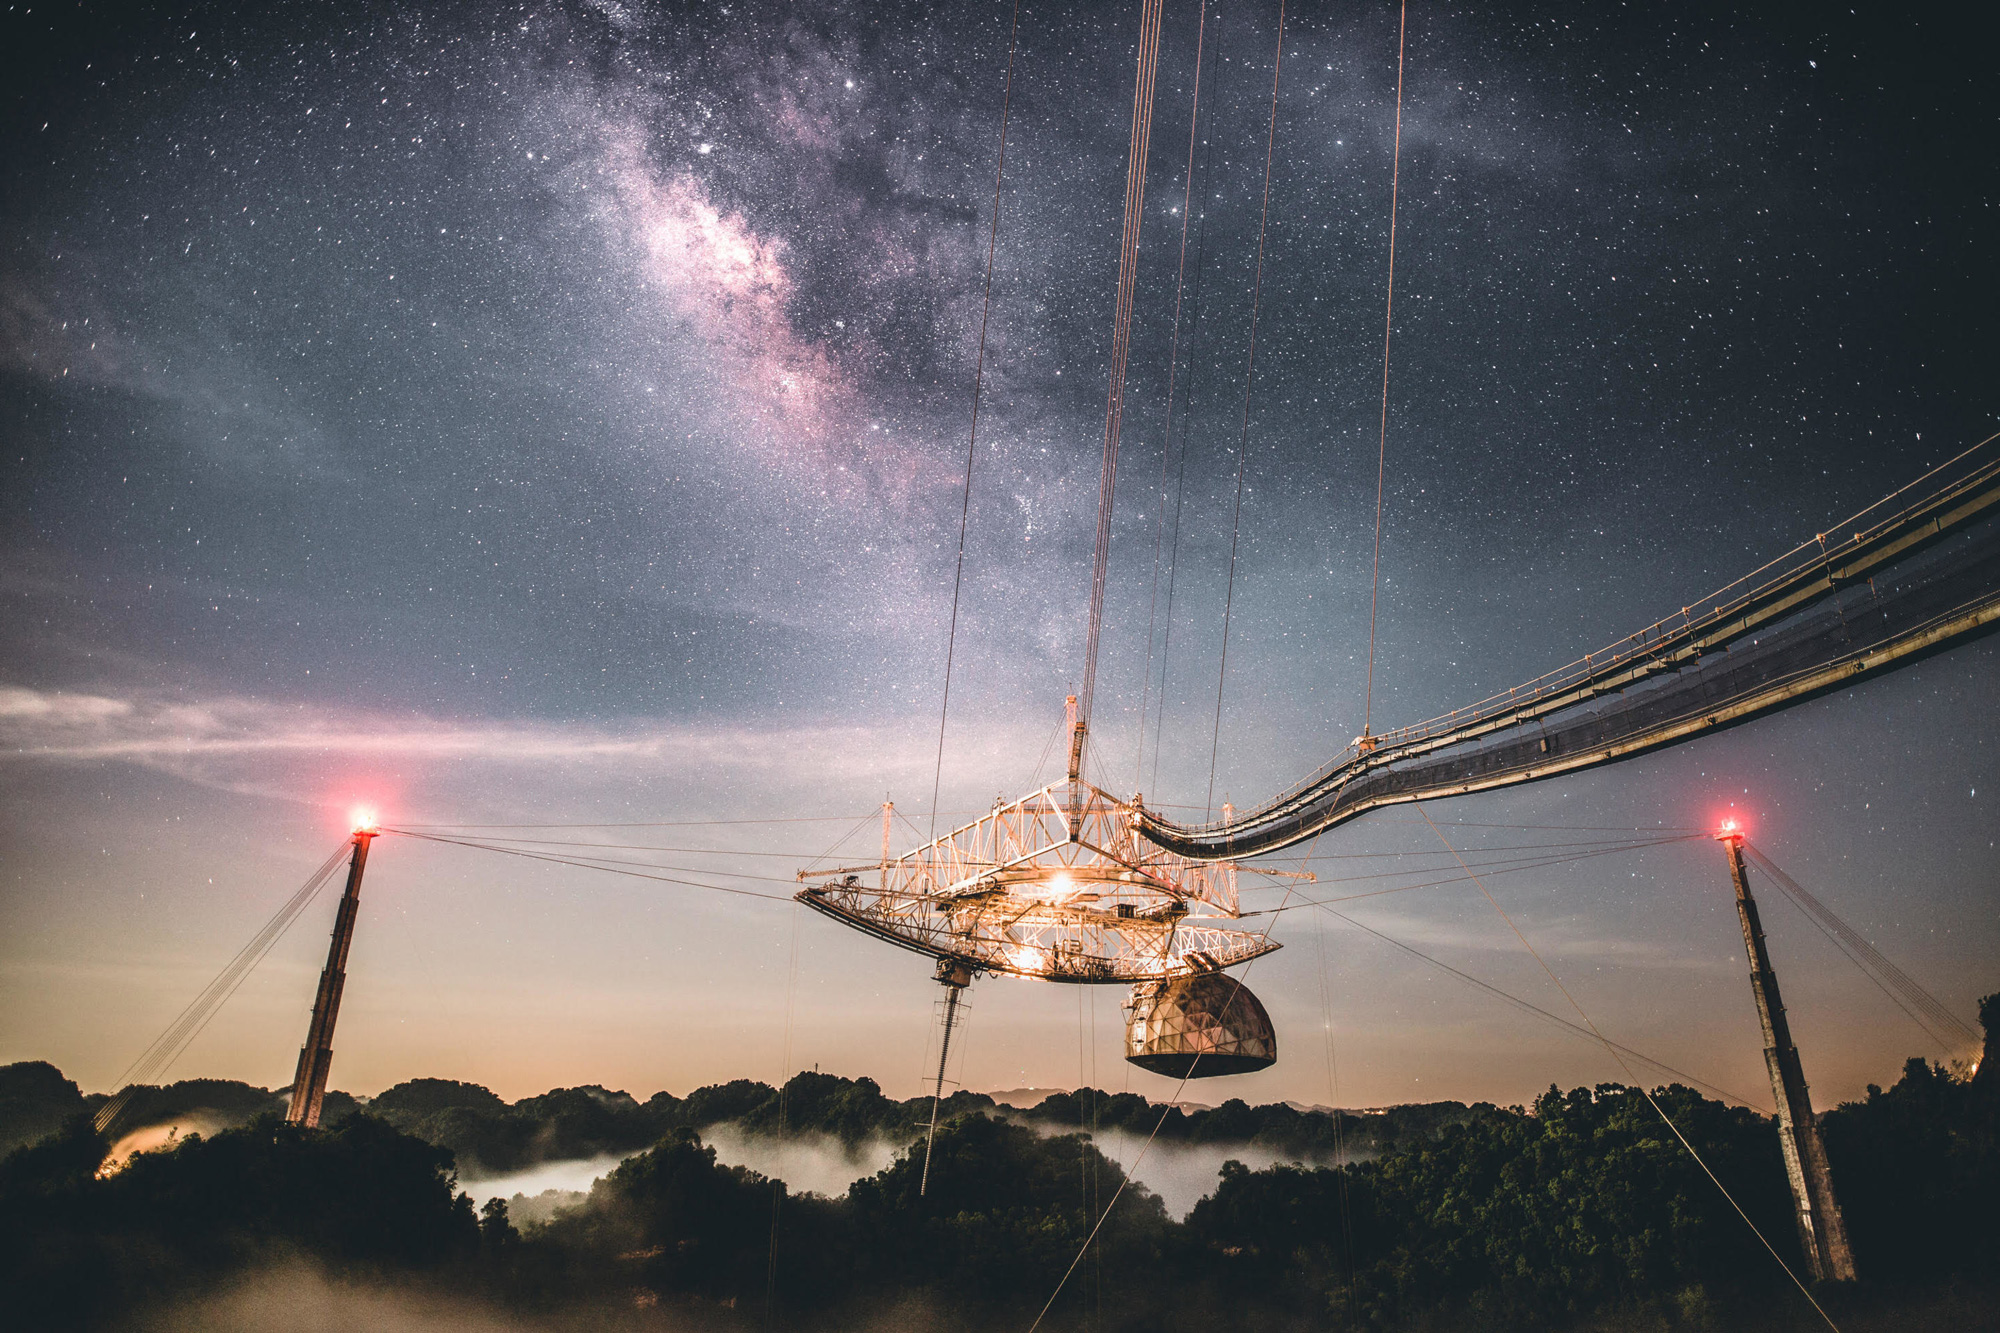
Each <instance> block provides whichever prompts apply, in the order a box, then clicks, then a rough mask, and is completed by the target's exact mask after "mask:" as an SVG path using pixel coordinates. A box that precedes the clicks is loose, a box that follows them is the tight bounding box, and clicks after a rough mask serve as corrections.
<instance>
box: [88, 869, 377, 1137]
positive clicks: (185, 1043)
mask: <svg viewBox="0 0 2000 1333" xmlns="http://www.w3.org/2000/svg"><path fill="white" fill-rule="evenodd" d="M352 845H353V844H352V842H351V840H348V839H342V840H341V844H340V846H338V847H336V848H334V850H333V854H332V855H331V856H329V857H327V858H326V860H325V861H323V862H321V863H320V866H319V869H317V870H315V871H313V873H312V874H311V876H309V877H308V878H307V879H306V882H305V883H304V884H302V885H300V886H299V888H298V891H297V892H295V893H293V894H292V896H291V897H290V898H288V899H286V900H285V903H284V905H283V906H281V907H280V908H278V910H277V911H276V912H275V913H273V914H272V916H271V919H270V920H269V921H266V922H265V923H264V925H263V926H262V927H261V928H260V929H259V930H258V931H257V933H256V934H255V935H252V936H251V937H250V942H249V943H247V944H245V945H244V946H243V947H242V948H241V949H239V950H237V951H236V955H235V957H233V958H231V959H230V960H229V961H228V962H227V963H226V964H224V965H223V968H222V970H221V971H220V972H218V973H216V974H215V977H214V979H213V980H211V981H210V982H209V983H208V985H206V986H204V987H202V989H201V991H200V993H199V994H197V995H196V996H195V997H194V998H193V999H192V1000H190V1001H188V1003H187V1007H186V1008H184V1009H182V1010H181V1011H180V1013H178V1014H176V1015H175V1016H174V1021H173V1022H171V1023H169V1024H167V1027H166V1030H165V1031H164V1032H162V1033H161V1034H160V1035H159V1036H157V1037H155V1038H154V1039H153V1041H152V1044H151V1045H149V1046H147V1047H146V1049H145V1050H143V1051H141V1052H140V1053H139V1056H138V1058H137V1059H135V1060H133V1061H132V1063H131V1064H129V1065H127V1066H126V1067H125V1072H124V1073H122V1074H120V1075H119V1076H118V1080H117V1082H116V1084H115V1085H114V1086H115V1088H116V1089H117V1091H116V1095H114V1096H113V1097H112V1098H111V1100H109V1101H107V1102H105V1103H104V1105H103V1106H101V1107H99V1108H98V1110H97V1114H96V1115H95V1116H94V1117H93V1122H94V1123H95V1124H96V1126H97V1132H98V1133H100V1134H102V1133H103V1132H105V1131H106V1130H108V1129H110V1128H111V1126H112V1124H113V1123H115V1122H116V1121H117V1119H118V1114H119V1112H121V1111H123V1110H124V1109H125V1105H126V1103H127V1102H129V1101H131V1099H132V1095H133V1093H134V1092H135V1091H137V1090H138V1089H139V1088H140V1087H142V1086H144V1085H146V1084H149V1083H151V1082H153V1080H155V1079H157V1078H160V1077H162V1076H164V1075H165V1074H166V1072H167V1071H168V1070H169V1069H171V1068H172V1067H173V1064H174V1062H175V1061H176V1060H178V1059H180V1058H181V1055H182V1053H183V1052H185V1051H186V1050H187V1048H188V1047H189V1046H191V1045H193V1043H194V1039H195V1038H196V1037H199V1036H200V1035H201V1034H202V1033H203V1032H204V1031H206V1030H207V1028H208V1024H209V1021H210V1020H211V1019H213V1018H214V1017H215V1015H216V1014H217V1013H219V1012H221V1010H222V1006H223V1005H225V1004H227V1003H228V1002H229V999H230V997H231V996H233V995H235V994H236V992H237V991H238V990H239V989H240V988H241V987H242V985H243V983H244V981H245V980H247V979H248V978H249V976H250V973H251V972H253V971H254V970H256V967H257V964H259V963H261V962H263V961H264V957H265V955H267V954H269V953H270V952H271V950H272V949H273V948H275V947H276V946H277V943H278V941H279V940H281V939H283V938H284V937H285V933H286V932H287V931H289V930H290V929H291V928H292V924H293V923H294V922H296V921H297V920H298V919H299V916H300V914H301V913H303V912H304V911H305V910H306V908H307V907H308V906H309V905H311V903H312V901H313V899H314V898H316V897H317V896H318V895H319V891H320V890H321V889H322V888H323V887H325V885H326V883H327V881H328V880H330V879H332V878H333V874H334V872H335V871H336V870H338V869H339V868H340V863H341V861H342V860H343V859H345V857H346V855H347V852H348V848H349V847H351V846H352Z"/></svg>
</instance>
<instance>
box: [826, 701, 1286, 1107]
mask: <svg viewBox="0 0 2000 1333" xmlns="http://www.w3.org/2000/svg"><path fill="white" fill-rule="evenodd" d="M1069 703H1070V709H1071V712H1070V714H1069V717H1070V726H1071V751H1072V754H1075V753H1076V752H1077V751H1078V750H1079V749H1080V738H1081V736H1082V735H1083V734H1084V733H1083V726H1082V720H1081V718H1080V717H1079V716H1078V714H1077V712H1076V711H1075V700H1074V699H1072V700H1070V701H1069ZM1143 813H1144V812H1143V808H1142V807H1141V806H1140V805H1139V803H1138V801H1137V799H1136V798H1135V799H1134V800H1131V801H1124V800H1120V799H1119V798H1118V797H1115V796H1113V795H1111V794H1110V793H1109V792H1106V791H1104V790H1103V789H1102V788H1100V787H1097V786H1094V785H1092V784H1091V783H1089V782H1086V781H1084V780H1083V779H1082V778H1080V777H1065V778H1063V779H1061V780H1059V781H1056V782H1052V783H1050V784H1048V785H1047V786H1045V787H1042V788H1040V789H1038V790H1036V791H1033V792H1030V793H1029V794H1027V795H1026V796H1023V797H1020V798H1019V799H1017V800H1014V801H1011V802H1003V803H1000V804H997V805H995V806H994V807H993V809H992V810H990V811H988V812H987V813H986V814H984V815H982V816H980V817H979V818H977V819H974V820H972V821H971V822H969V823H966V824H963V825H960V826H959V827H958V828H955V829H953V830H951V831H950V832H949V833H946V834H944V835H943V836H941V837H938V838H935V839H933V840H932V841H930V842H927V843H925V844H923V845H922V846H920V847H917V848H914V849H912V850H910V851H907V852H904V853H902V854H900V855H896V854H887V855H884V856H883V858H882V859H881V861H880V862H879V863H874V864H870V865H866V866H842V867H835V868H832V869H819V870H812V871H801V872H800V874H799V878H800V880H801V881H803V882H804V884H805V887H803V888H802V889H800V891H799V893H798V895H797V898H798V901H799V902H801V903H803V904H805V905H806V906H807V907H810V908H812V909H813V910H814V911H815V912H818V913H820V914H821V915H823V916H829V917H832V918H833V919H834V920H836V921H839V922H840V923H841V924H843V925H845V926H848V927H850V928H852V929H855V930H859V931H862V932H864V933H866V934H869V935H873V936H875V937H876V938H877V939H880V940H884V941H887V942H888V943H890V944H894V945H897V946H898V947H900V948H904V949H909V950H911V951H912V952H915V953H921V954H926V955H928V956H930V957H931V958H932V959H934V960H936V971H935V973H934V976H935V979H936V980H937V981H938V983H939V984H941V985H943V986H945V987H946V988H947V990H948V991H949V992H950V993H951V996H952V997H956V996H957V994H958V992H960V991H961V990H963V989H964V988H965V987H966V986H967V985H969V984H970V983H971V981H972V979H973V978H974V977H977V976H980V975H983V974H990V975H994V976H1013V977H1022V978H1028V979H1033V980H1037V981H1057V982H1067V983H1072V984H1078V985H1126V986H1132V987H1134V988H1135V989H1134V997H1135V999H1134V1002H1135V1003H1136V1002H1137V999H1138V996H1139V989H1140V988H1144V989H1145V992H1146V995H1147V996H1155V995H1158V994H1161V993H1162V992H1161V991H1160V987H1159V983H1162V982H1173V981H1176V980H1179V979H1183V978H1190V977H1193V976H1195V975H1196V974H1198V973H1214V972H1219V971H1221V970H1223V969H1225V968H1229V967H1234V966H1236V965H1237V964H1240V963H1246V962H1248V961H1249V960H1251V959H1252V958H1256V957H1259V956H1260V955H1263V954H1266V953H1270V952H1271V951H1273V950H1274V949H1276V948H1278V947H1279V946H1278V945H1277V943H1276V942H1274V941H1272V940H1271V939H1269V938H1268V937H1267V936H1266V935H1264V934H1258V933H1253V932H1250V931H1246V930H1241V929H1237V928H1235V918H1237V917H1239V916H1240V915H1241V911H1240V909H1239V907H1238V898H1237V883H1236V867H1235V865H1234V864H1232V863H1230V862H1226V861H1225V862H1198V861H1193V860H1189V859H1188V858H1186V857H1183V856H1181V855H1179V854H1177V853H1175V852H1171V851H1168V850H1166V849H1165V848H1162V847H1160V846H1158V845H1157V844H1155V843H1153V842H1151V841H1150V840H1148V839H1147V838H1146V837H1144V836H1143V834H1142V832H1141V829H1140V825H1141V823H1142V820H1143ZM1229 984H1230V986H1231V987H1232V988H1234V987H1238V986H1239V985H1240V983H1237V982H1235V980H1234V979H1233V978H1231V979H1229ZM1246 994H1247V992H1246ZM1190 998H1192V997H1190ZM1201 998H1202V999H1203V1000H1204V1001H1207V1002H1205V1003H1201V1004H1195V1005H1192V1006H1191V1012H1199V1013H1200V1014H1202V1015H1208V1014H1211V1013H1213V1014H1216V1015H1220V1014H1221V1013H1222V1012H1223V1011H1224V1010H1225V1009H1226V1010H1227V1012H1228V1014H1229V1015H1230V1018H1231V1020H1232V1022H1233V1020H1234V1019H1235V1016H1236V1014H1237V1013H1238V1011H1239V1009H1241V1010H1243V1011H1244V1012H1246V1013H1247V1011H1248V1010H1247V1004H1246V1005H1244V1006H1228V1005H1223V1004H1220V1003H1216V1002H1214V1001H1213V997H1210V996H1208V995H1207V994H1206V993H1205V992H1204V993H1203V995H1202V996H1201ZM1128 1007H1129V1006H1128ZM1163 1017H1164V1015H1163ZM1154 1026H1155V1028H1156V1029H1157V1028H1158V1027H1159V1026H1160V1025H1159V1024H1155V1025H1154ZM1167 1026H1169V1027H1174V1028H1175V1029H1176V1030H1177V1033H1178V1032H1179V1031H1183V1030H1194V1029H1206V1028H1209V1027H1215V1026H1217V1025H1216V1024H1215V1023H1213V1022H1205V1021H1200V1020H1197V1021H1193V1022H1191V1023H1190V1022H1183V1021H1180V1020H1176V1021H1175V1022H1173V1023H1170V1024H1167ZM1223 1026H1230V1024H1228V1023H1225V1024H1223ZM1247 1026H1248V1027H1249V1028H1251V1029H1255V1028H1257V1027H1259V1026H1261V1025H1260V1024H1258V1023H1257V1022H1255V1021H1254V1019H1253V1020H1252V1021H1250V1022H1248V1024H1247ZM1205 1039H1206V1033H1205V1031H1204V1032H1203V1033H1202V1035H1200V1036H1197V1037H1196V1038H1194V1040H1197V1041H1200V1040H1205ZM1131 1053H1138V1052H1136V1051H1134V1052H1131ZM1225 1063H1226V1062H1224V1061H1221V1060H1217V1061H1215V1062H1213V1064H1212V1065H1208V1064H1206V1062H1205V1067H1204V1068H1202V1069H1201V1070H1200V1071H1199V1072H1200V1073H1206V1072H1208V1071H1209V1069H1210V1068H1213V1069H1214V1071H1215V1072H1217V1073H1220V1072H1223V1070H1222V1068H1220V1066H1222V1065H1223V1064H1225Z"/></svg>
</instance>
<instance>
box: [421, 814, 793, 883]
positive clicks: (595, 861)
mask: <svg viewBox="0 0 2000 1333" xmlns="http://www.w3.org/2000/svg"><path fill="white" fill-rule="evenodd" d="M382 831H383V832H384V833H402V834H406V835H408V836H411V837H417V836H423V837H428V838H429V839H430V840H431V841H433V842H438V841H450V840H448V839H442V838H439V837H438V836H436V835H434V834H424V835H418V834H413V833H410V831H409V830H407V829H400V828H398V829H386V828H385V829H383V830H382ZM453 845H455V846H465V847H476V848H479V849H481V850H484V851H489V852H507V853H510V854H515V855H521V856H537V857H538V859H541V860H547V861H557V862H560V863H561V864H563V865H573V866H579V867H581V868H583V869H586V870H602V869H610V868H612V867H615V866H636V867H637V868H639V869H641V870H660V871H672V872H674V873H676V874H682V875H720V876H722V877H723V878H724V879H750V880H756V881H758V882H759V883H763V884H796V883H798V876H796V875H759V874H756V873H754V872H752V871H747V870H718V869H716V868H714V867H712V866H674V865H661V864H660V863H659V862H657V861H628V860H626V859H624V858H623V857H617V856H584V855H582V854H580V853H576V852H546V853H539V854H538V853H537V852H536V851H535V849H532V848H527V847H508V846H503V845H501V844H499V843H489V842H476V841H473V840H470V839H465V840H460V841H457V842H454V844H453ZM603 850H605V851H614V852H615V851H646V850H649V849H647V848H644V847H606V848H604V849H603ZM816 859H824V858H823V857H821V858H816ZM712 887H720V886H712Z"/></svg>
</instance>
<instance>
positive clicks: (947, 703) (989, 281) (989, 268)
mask: <svg viewBox="0 0 2000 1333" xmlns="http://www.w3.org/2000/svg"><path fill="white" fill-rule="evenodd" d="M1020 32H1021V0H1014V16H1013V18H1012V19H1011V20H1010V21H1009V24H1008V28H1007V80H1006V83H1005V85H1004V86H1003V87H1002V89H1001V92H1000V160H999V163H998V164H997V165H996V166H995V167H994V168H993V216H992V219H991V220H990V222H989V224H988V226H987V231H986V285H985V289H984V291H983V292H982V294H981V296H980V299H979V351H978V352H977V354H976V355H975V356H974V357H973V361H972V425H971V427H970V428H969V429H968V430H967V431H966V437H965V493H964V495H963V497H962V498H961V499H960V500H959V506H958V567H957V570H956V572H954V573H953V574H952V576H951V629H950V630H949V631H948V632H947V633H946V635H945V647H944V699H943V701H942V702H941V703H940V704H939V705H938V752H937V767H936V769H935V770H934V771H933V772H932V774H931V836H932V837H933V838H935V837H936V836H937V804H938V790H939V788H940V787H941V786H942V784H943V782H944V727H945V721H946V719H948V718H949V717H950V716H951V668H952V662H953V660H954V659H955V657H956V655H957V652H958V598H959V593H960V592H961V591H962V590H963V589H964V587H965V530H966V528H967V526H968V525H969V524H970V523H971V521H972V461H973V459H974V458H975V457H977V455H978V451H979V391H980V388H981V386H982V385H983V384H984V383H985V377H986V323H987V320H988V318H989V317H990V316H991V315H992V313H993V258H994V255H995V254H996V253H997V251H998V249H999V245H1000V184H1001V182H1002V181H1003V180H1005V179H1006V175H1007V118H1008V116H1009V114H1010V113H1011V112H1012V110H1013V106H1014V49H1015V42H1016V39H1017V38H1018V37H1019V36H1020Z"/></svg>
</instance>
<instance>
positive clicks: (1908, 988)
mask: <svg viewBox="0 0 2000 1333" xmlns="http://www.w3.org/2000/svg"><path fill="white" fill-rule="evenodd" d="M1743 851H1744V853H1745V854H1746V855H1748V856H1749V858H1750V859H1751V860H1752V861H1754V862H1756V863H1757V868H1758V869H1759V870H1762V871H1763V872H1764V873H1765V874H1766V875H1768V876H1770V877H1771V879H1772V881H1773V882H1774V883H1776V884H1777V886H1778V887H1779V888H1781V889H1783V890H1784V891H1785V893H1786V894H1787V895H1788V896H1790V897H1791V899H1792V900H1793V901H1794V902H1795V903H1797V904H1798V906H1799V907H1800V908H1801V909H1802V910H1803V911H1804V912H1805V914H1806V916H1807V917H1808V919H1810V920H1811V921H1812V922H1813V924H1814V925H1816V926H1818V927H1820V929H1821V930H1822V931H1823V932H1824V933H1825V934H1826V935H1827V936H1828V938H1830V939H1832V940H1834V941H1835V943H1837V944H1838V945H1840V947H1841V950H1842V952H1844V953H1846V954H1847V955H1848V957H1849V958H1850V959H1852V960H1853V961H1854V963H1855V965H1856V966H1857V967H1860V968H1861V970H1862V972H1863V974H1864V975H1866V974H1867V973H1868V972H1869V971H1870V970H1871V969H1872V970H1873V972H1874V973H1875V975H1874V976H1871V977H1870V978H1869V979H1870V980H1872V981H1874V982H1875V984H1876V985H1877V986H1879V987H1881V988H1882V991H1883V993H1884V994H1887V995H1888V996H1889V998H1890V999H1891V1000H1896V1003H1897V1006H1898V1007H1899V1008H1902V1007H1903V1000H1908V1001H1909V1003H1910V1004H1913V1005H1915V1006H1916V1007H1917V1008H1919V1009H1921V1010H1923V1012H1924V1013H1926V1014H1928V1015H1930V1018H1931V1021H1932V1022H1935V1023H1936V1024H1938V1026H1940V1027H1943V1028H1945V1029H1947V1031H1949V1032H1950V1033H1951V1034H1952V1035H1954V1036H1956V1037H1957V1038H1958V1040H1959V1042H1960V1043H1961V1044H1964V1045H1971V1046H1973V1047H1977V1046H1978V1045H1979V1044H1980V1042H1981V1040H1982V1038H1981V1036H1980V1034H1979V1033H1977V1032H1974V1031H1973V1030H1972V1026H1971V1025H1970V1024H1968V1023H1965V1022H1962V1021H1960V1019H1959V1017H1958V1015H1957V1014H1954V1013H1953V1012H1952V1011H1951V1010H1950V1009H1949V1008H1948V1007H1946V1005H1945V1003H1944V1001H1942V1000H1940V999H1938V997H1937V996H1935V995H1933V994H1931V993H1930V992H1929V991H1928V990H1925V989H1924V987H1923V986H1922V985H1921V984H1920V983H1918V981H1917V980H1916V979H1915V978H1914V977H1912V976H1910V974H1909V973H1907V972H1905V971H1903V969H1902V968H1900V967H1897V966H1896V965H1895V964H1894V963H1892V962H1890V961H1889V960H1888V959H1887V958H1886V957H1884V956H1883V954H1882V952H1881V951H1880V950H1879V949H1877V948H1876V947H1875V946H1874V945H1872V944H1870V943H1869V942H1868V941H1867V940H1866V939H1864V938H1863V937H1862V935H1861V933H1860V932H1859V931H1857V930H1855V929H1854V927H1852V926H1850V925H1848V924H1847V922H1845V921H1843V920H1842V919H1841V918H1840V916H1839V914H1838V913H1836V912H1835V911H1834V910H1833V909H1832V908H1831V907H1828V906H1827V905H1826V904H1825V903H1823V902H1821V901H1820V900H1819V899H1818V898H1816V897H1814V896H1813V895H1812V894H1811V893H1809V892H1807V891H1806V889H1805V887H1804V886H1803V885H1801V884H1800V883H1799V882H1798V881H1797V880H1795V879H1793V878H1792V877H1791V876H1790V875H1787V874H1786V873H1785V872H1784V871H1782V870H1780V869H1779V868H1778V866H1777V864H1776V863H1775V862H1773V861H1772V860H1771V858H1770V857H1768V856H1766V855H1764V853H1763V852H1761V851H1759V850H1758V849H1757V848H1755V847H1753V846H1751V845H1750V844H1749V843H1748V842H1745V843H1744V844H1743ZM1892 987H1893V988H1894V992H1900V993H1901V995H1902V997H1903V1000H1897V999H1896V994H1895V993H1893V992H1892V991H1891V988H1892ZM1903 1011H1904V1012H1905V1013H1910V1011H1909V1010H1908V1009H1907V1008H1904V1010H1903ZM1910 1017H1911V1018H1912V1019H1914V1020H1915V1021H1916V1023H1917V1025H1918V1026H1919V1027H1922V1028H1924V1029H1925V1030H1926V1031H1931V1029H1930V1025H1929V1024H1927V1023H1925V1022H1924V1020H1923V1019H1921V1018H1918V1017H1917V1016H1916V1015H1915V1014H1913V1013H1911V1014H1910ZM1931 1035H1932V1036H1933V1037H1938V1035H1939V1034H1938V1033H1936V1032H1931ZM1940 1044H1941V1045H1944V1046H1945V1047H1946V1049H1947V1050H1950V1048H1951V1047H1950V1043H1949V1042H1946V1041H1943V1040H1942V1039H1940Z"/></svg>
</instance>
